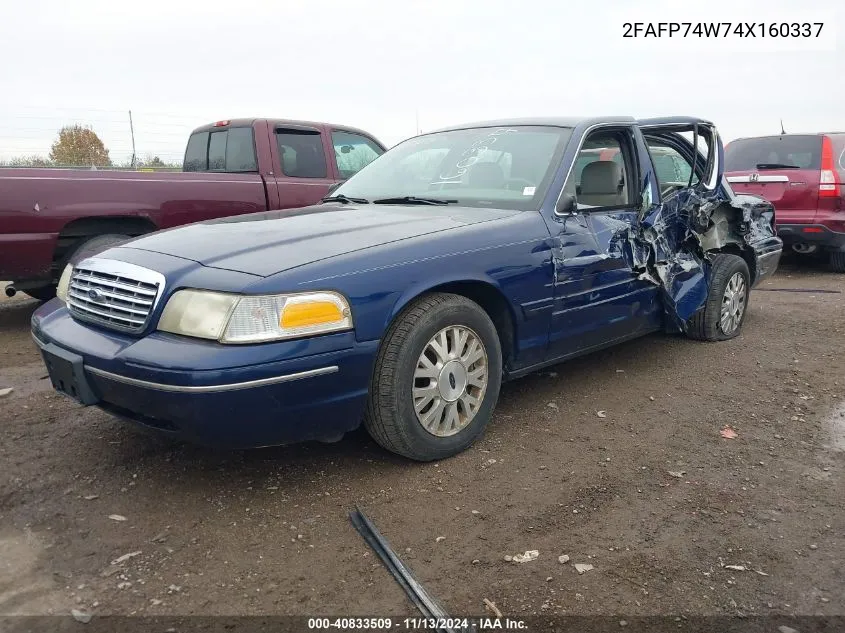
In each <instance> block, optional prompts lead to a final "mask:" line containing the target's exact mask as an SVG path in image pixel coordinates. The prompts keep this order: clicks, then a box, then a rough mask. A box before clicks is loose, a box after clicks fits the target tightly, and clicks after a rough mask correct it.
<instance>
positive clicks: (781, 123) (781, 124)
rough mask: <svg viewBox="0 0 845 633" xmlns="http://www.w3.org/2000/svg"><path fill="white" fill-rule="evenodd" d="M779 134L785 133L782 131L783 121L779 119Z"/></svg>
mask: <svg viewBox="0 0 845 633" xmlns="http://www.w3.org/2000/svg"><path fill="white" fill-rule="evenodd" d="M780 133H781V134H786V132H785V131H784V129H783V119H781V120H780Z"/></svg>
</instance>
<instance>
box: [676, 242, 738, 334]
mask: <svg viewBox="0 0 845 633" xmlns="http://www.w3.org/2000/svg"><path fill="white" fill-rule="evenodd" d="M750 278H751V276H750V275H749V273H748V264H746V263H745V260H744V259H742V257H739V256H738V255H729V254H727V253H719V254H717V255H714V256H713V259H712V261H711V266H710V291H709V292H708V293H707V301H705V303H704V307H702V308H701V309H700V310H699V311H698V312H696V313H695V314H694V315H693V316H692V318H690V320H689V321H687V335H688V336H689V337H690V338H694V339H698V340H700V341H726V340H728V339H731V338H734V337H735V336H737V335H738V334H739V332H740V329H741V328H742V322H743V321H744V320H745V313H746V310H747V308H748V295H749V292H750V289H751V280H750Z"/></svg>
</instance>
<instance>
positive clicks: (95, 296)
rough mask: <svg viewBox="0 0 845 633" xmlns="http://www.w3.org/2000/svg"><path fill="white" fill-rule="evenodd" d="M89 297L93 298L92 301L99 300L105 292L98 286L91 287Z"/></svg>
mask: <svg viewBox="0 0 845 633" xmlns="http://www.w3.org/2000/svg"><path fill="white" fill-rule="evenodd" d="M88 298H89V299H91V301H97V302H99V301H102V299H103V293H102V292H101V291H99V290H97V289H96V288H91V290H89V291H88Z"/></svg>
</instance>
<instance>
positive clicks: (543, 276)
mask: <svg viewBox="0 0 845 633" xmlns="http://www.w3.org/2000/svg"><path fill="white" fill-rule="evenodd" d="M685 135H691V136H692V139H693V142H691V141H688V140H687V138H686V137H685ZM694 147H702V148H704V147H706V150H705V149H702V151H695V150H693V148H694ZM597 148H601V149H602V150H607V149H608V148H611V149H612V148H616V149H617V150H618V151H619V152H620V153H621V154H622V157H623V160H622V161H620V162H615V161H613V160H598V161H581V160H580V158H581V157H583V155H584V154H585V153H587V154H589V153H591V152H593V151H594V150H595V149H597ZM656 148H660V149H659V151H660V152H664V153H665V152H670V151H671V152H674V154H676V155H677V156H678V157H679V159H680V160H683V161H684V162H685V163H686V165H687V167H688V172H689V176H688V180H685V181H677V180H674V179H673V180H669V181H663V182H661V180H660V176H659V175H656V173H655V169H654V166H653V164H652V159H651V154H650V152H651V151H652V150H654V149H656ZM722 160H723V151H722V146H721V142H720V141H719V138H718V134H717V133H716V130H715V127H714V126H713V125H712V124H711V123H709V122H706V121H702V120H699V119H691V118H669V119H652V120H647V121H639V122H637V121H635V120H634V119H631V118H608V119H589V120H569V119H540V120H537V119H528V120H509V121H498V122H493V123H485V124H475V125H467V126H458V127H454V128H449V129H446V130H442V131H439V132H434V133H429V134H425V135H421V136H418V137H415V138H413V139H410V140H408V141H405V142H404V143H401V144H400V145H398V146H396V147H395V148H393V149H391V150H390V151H389V152H387V153H386V154H385V155H384V156H382V157H381V158H380V159H379V160H377V161H375V162H373V163H372V164H370V165H368V166H367V167H365V168H364V169H363V170H361V171H360V172H359V173H357V174H356V175H354V176H353V177H351V178H350V179H349V180H348V181H346V182H345V183H344V184H343V185H341V186H340V187H339V188H338V189H337V190H336V191H335V192H333V194H332V195H331V196H330V197H327V198H326V199H325V200H324V202H323V204H320V205H315V206H310V207H306V208H303V209H300V210H297V211H290V212H284V213H283V212H277V211H276V212H268V213H259V214H251V215H243V216H239V217H233V218H226V219H221V220H215V221H210V222H203V223H197V224H193V225H191V226H188V227H182V228H178V229H173V230H170V231H162V232H159V233H155V234H153V235H149V236H145V237H141V238H138V239H136V240H134V241H132V242H129V243H127V244H123V245H120V246H118V247H115V248H111V249H109V250H107V251H105V252H103V253H102V254H100V255H99V256H97V257H94V258H89V259H86V260H84V261H81V262H79V263H78V264H77V265H75V266H68V267H67V269H66V270H65V272H64V273H63V275H62V280H61V282H60V285H59V292H58V298H56V299H54V300H53V301H50V302H49V303H47V304H45V305H43V306H41V307H40V308H39V309H38V310H37V311H36V312H35V314H34V316H33V318H32V333H33V336H34V338H35V341H36V342H37V344H38V345H39V346H40V348H41V350H42V353H43V357H44V360H45V363H46V365H47V367H48V370H49V374H50V378H51V380H52V383H53V385H54V387H55V388H56V389H57V390H59V391H60V392H62V393H65V394H68V395H70V396H71V397H73V398H75V399H77V400H78V401H79V402H81V403H82V404H86V405H97V406H99V407H101V408H102V409H104V410H106V411H108V412H111V413H113V414H115V415H117V416H120V417H123V418H125V419H127V420H130V421H132V422H133V423H135V424H138V425H140V426H143V427H146V428H150V429H154V430H156V431H158V432H161V433H165V434H170V435H173V436H179V437H183V438H187V439H190V440H193V441H197V442H202V443H206V444H217V445H224V446H229V447H249V446H264V445H271V444H283V443H289V442H295V441H301V440H312V439H316V440H323V441H333V440H337V439H339V438H340V437H341V436H342V435H343V434H344V433H345V432H347V431H349V430H351V429H354V428H355V427H357V426H358V425H359V424H360V423H361V421H362V419H363V422H364V424H365V425H366V428H367V429H368V430H369V432H370V433H371V434H372V436H373V437H374V438H375V439H376V441H378V442H379V443H380V444H381V445H382V446H384V447H386V448H387V449H389V450H392V451H395V452H397V453H400V454H402V455H405V456H407V457H410V458H412V459H417V460H433V459H440V458H444V457H447V456H449V455H453V454H455V453H457V452H459V451H461V450H464V449H465V448H467V447H468V446H469V445H470V444H472V443H473V442H474V441H475V440H476V439H477V438H478V437H479V436H480V435H481V433H482V432H483V430H484V428H485V427H486V425H487V423H488V422H489V421H490V418H491V415H492V412H493V408H494V406H495V404H496V399H497V398H498V395H499V387H500V385H501V382H502V380H506V379H510V378H515V377H518V376H522V375H524V374H526V373H528V372H531V371H534V370H536V369H538V368H541V367H544V366H547V365H550V364H554V363H558V362H560V361H562V360H565V359H567V358H572V357H574V356H578V355H581V354H585V353H587V352H590V351H593V350H597V349H600V348H603V347H606V346H609V345H612V344H614V343H618V342H620V341H625V340H628V339H632V338H635V337H638V336H642V335H644V334H647V333H649V332H654V331H656V330H661V329H666V330H680V331H685V332H686V333H687V334H688V335H689V336H691V337H692V338H696V339H701V340H725V339H730V338H733V337H735V336H737V334H738V333H739V332H740V328H741V326H742V323H743V320H744V318H745V314H746V310H747V305H748V300H749V289H750V288H751V287H752V286H753V285H754V284H756V283H758V282H759V281H760V280H761V279H764V278H765V277H767V276H769V275H771V274H772V273H773V272H774V270H775V268H776V267H777V263H778V259H779V257H780V253H781V246H782V242H781V240H780V239H779V238H778V237H777V236H775V234H774V213H773V208H772V205H771V204H770V203H768V202H766V201H765V200H763V199H761V198H757V197H753V196H736V195H735V194H734V193H733V192H732V191H731V190H730V188H729V187H726V186H725V185H724V181H723V178H722ZM581 163H584V165H583V166H582V167H581V168H579V169H574V167H575V166H576V165H579V164H581Z"/></svg>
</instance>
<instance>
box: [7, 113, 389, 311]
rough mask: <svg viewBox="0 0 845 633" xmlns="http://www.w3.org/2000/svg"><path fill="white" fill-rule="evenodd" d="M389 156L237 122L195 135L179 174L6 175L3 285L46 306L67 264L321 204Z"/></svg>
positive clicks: (288, 129)
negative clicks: (164, 235) (111, 249)
mask: <svg viewBox="0 0 845 633" xmlns="http://www.w3.org/2000/svg"><path fill="white" fill-rule="evenodd" d="M384 151H385V148H384V146H383V145H382V144H381V143H379V142H378V141H377V140H376V139H375V138H374V137H373V136H372V135H370V134H367V133H366V132H363V131H362V130H358V129H355V128H351V127H348V126H341V125H331V124H327V123H312V122H306V121H286V120H281V119H232V120H228V121H218V122H217V123H213V124H210V125H206V126H203V127H200V128H197V129H196V130H194V131H193V132H192V133H191V136H190V138H189V140H188V145H187V149H186V150H185V161H184V164H183V167H182V172H181V173H172V172H170V173H167V172H153V173H151V172H134V171H89V170H81V169H79V170H59V169H14V168H11V169H0V279H5V280H9V281H11V283H10V284H9V285H8V286H6V294H7V295H8V296H13V295H14V294H15V293H16V292H17V291H18V290H22V291H24V292H26V293H27V294H29V295H31V296H33V297H35V298H37V299H48V298H50V297H51V296H53V294H54V292H55V284H56V283H57V281H58V277H59V275H60V274H61V271H62V270H63V268H64V267H65V264H66V263H67V262H68V261H70V260H71V259H74V260H75V259H78V258H79V257H81V256H87V255H90V254H93V253H94V252H96V251H97V250H102V249H104V248H105V247H107V246H108V245H111V244H113V243H115V242H118V241H121V240H124V239H128V238H129V237H133V236H136V235H141V234H144V233H149V232H152V231H156V230H159V229H166V228H170V227H173V226H177V225H180V224H188V223H191V222H198V221H201V220H208V219H211V218H218V217H222V216H229V215H238V214H242V213H253V212H256V211H265V210H271V209H288V208H295V207H302V206H306V205H309V204H314V203H315V202H317V201H319V200H320V198H322V197H323V196H325V195H326V194H327V192H328V191H329V190H330V189H331V188H332V187H333V185H335V184H337V183H340V182H341V181H343V180H345V179H346V178H349V177H350V176H351V175H353V174H354V173H355V172H357V171H358V170H360V169H361V168H362V167H364V166H365V165H366V164H368V163H370V162H372V161H373V160H374V159H375V158H377V157H378V156H379V155H381V154H382V153H383V152H384Z"/></svg>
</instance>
